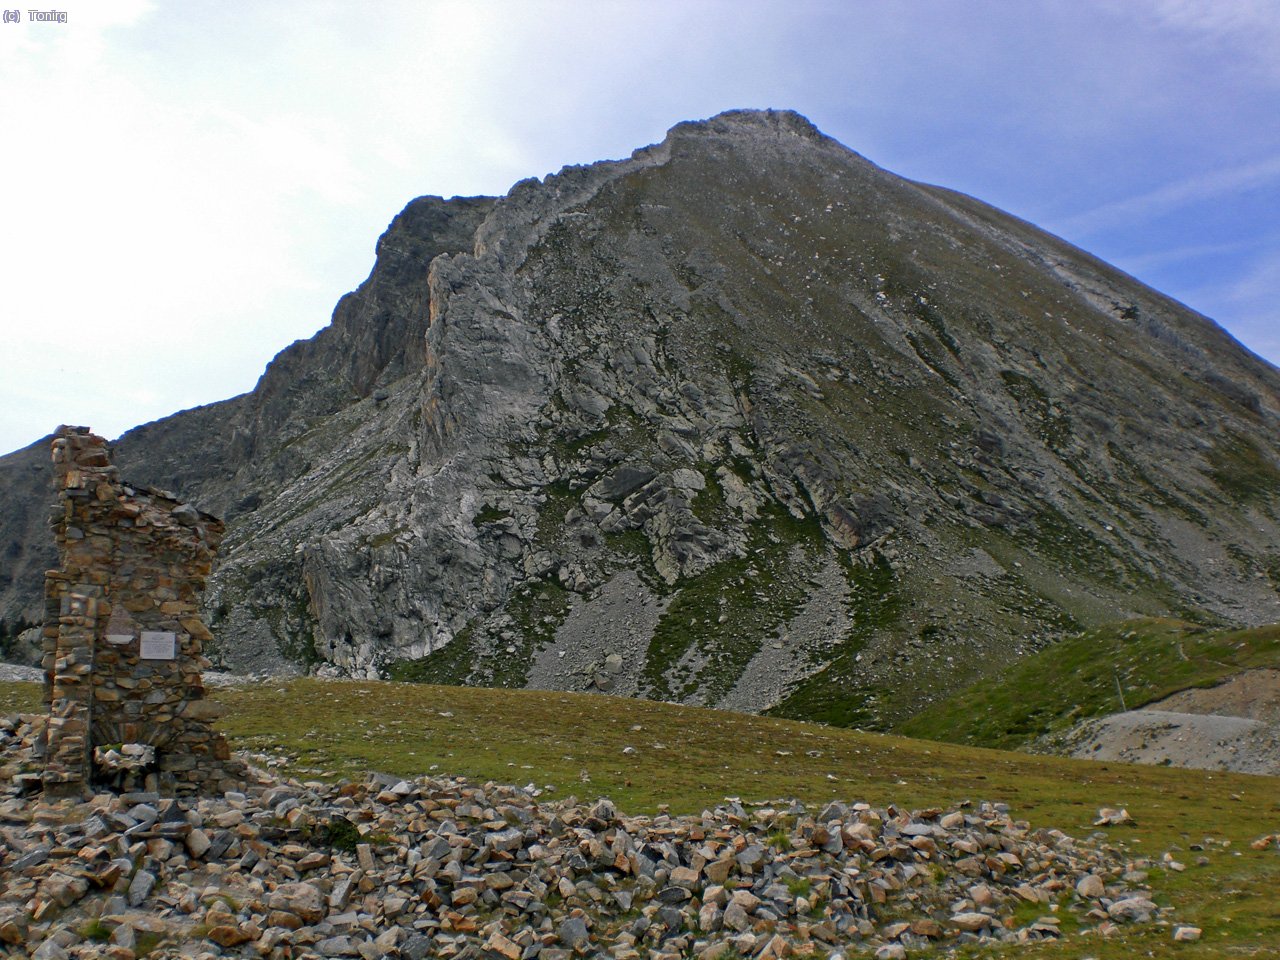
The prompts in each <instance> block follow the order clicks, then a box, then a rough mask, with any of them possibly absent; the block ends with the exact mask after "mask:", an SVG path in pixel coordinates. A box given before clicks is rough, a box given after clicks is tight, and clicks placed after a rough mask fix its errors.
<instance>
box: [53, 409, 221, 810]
mask: <svg viewBox="0 0 1280 960" xmlns="http://www.w3.org/2000/svg"><path fill="white" fill-rule="evenodd" d="M52 451H53V469H54V488H55V490H56V492H57V502H56V505H55V508H54V514H53V516H52V517H51V524H52V527H53V530H54V538H55V540H56V542H57V546H58V556H59V559H60V563H61V567H60V569H58V570H50V571H49V572H48V573H47V574H46V577H45V621H44V631H43V648H44V660H43V665H44V674H45V691H44V696H45V703H46V705H47V706H48V708H49V724H48V741H47V744H46V754H45V769H44V777H43V782H44V790H45V793H46V795H48V796H63V797H73V796H80V795H83V794H84V793H85V792H87V791H88V790H89V789H90V785H91V784H92V783H94V782H95V780H96V781H99V782H102V781H103V780H105V779H110V778H111V777H112V776H115V775H118V774H120V773H121V771H122V770H127V771H128V772H130V773H131V774H134V775H136V776H137V777H138V778H140V779H141V780H142V783H140V784H139V786H144V785H145V787H147V788H149V789H156V790H159V791H161V792H164V793H170V794H182V793H196V792H202V791H205V790H225V789H230V788H231V787H232V785H233V784H234V783H237V782H239V781H241V780H242V779H243V777H244V774H245V768H244V766H243V764H241V763H239V762H238V761H236V760H233V759H232V758H231V753H230V750H229V748H228V745H227V742H226V740H225V739H224V738H223V736H222V735H221V734H220V733H217V732H215V731H214V730H213V729H212V727H211V726H210V722H211V721H212V720H214V719H215V718H216V717H217V716H218V715H219V713H220V712H221V710H220V708H218V707H217V705H216V704H214V703H212V702H211V701H209V700H207V699H205V690H204V685H203V682H202V679H201V673H202V671H203V670H204V668H206V667H208V666H209V661H208V659H206V658H205V657H204V655H203V652H202V651H203V646H204V643H205V641H207V640H209V639H211V635H210V633H209V630H208V628H207V627H206V626H205V625H204V623H203V621H202V620H201V619H200V615H199V603H198V601H199V597H200V592H201V591H202V590H203V589H204V584H205V579H206V578H207V577H208V575H209V571H210V569H211V567H212V564H213V558H214V554H215V552H216V551H217V548H218V544H219V542H220V541H221V539H222V533H223V525H222V521H220V520H219V519H217V518H216V517H213V516H210V515H209V514H206V513H203V512H201V511H199V510H197V509H195V508H194V507H192V506H189V505H187V504H184V503H182V502H180V501H179V500H177V499H176V498H174V497H173V496H172V495H170V494H167V493H165V492H163V491H160V490H154V489H151V488H140V487H132V486H129V485H127V484H125V483H123V482H122V481H121V479H120V475H119V471H118V470H117V469H116V467H115V466H113V465H112V463H111V457H110V454H109V452H108V449H107V443H106V441H105V440H104V439H103V438H102V437H99V436H96V435H94V434H93V433H90V432H89V429H88V428H87V427H66V426H64V427H60V428H59V429H58V432H57V434H56V435H55V438H54V440H53V444H52ZM95 756H96V758H97V761H98V762H97V763H95ZM122 758H123V759H122ZM112 761H115V762H116V763H117V764H118V765H117V766H116V767H115V769H114V770H111V769H104V767H103V765H104V763H105V764H106V766H108V767H110V766H111V764H112ZM130 768H132V769H130Z"/></svg>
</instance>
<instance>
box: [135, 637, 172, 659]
mask: <svg viewBox="0 0 1280 960" xmlns="http://www.w3.org/2000/svg"><path fill="white" fill-rule="evenodd" d="M138 656H139V657H141V658H142V659H143V660H176V659H177V656H178V635H177V634H176V633H167V632H164V631H158V630H144V631H142V642H141V643H140V644H139V649H138Z"/></svg>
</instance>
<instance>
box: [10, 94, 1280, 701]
mask: <svg viewBox="0 0 1280 960" xmlns="http://www.w3.org/2000/svg"><path fill="white" fill-rule="evenodd" d="M1277 396H1280V373H1277V371H1275V370H1274V369H1273V368H1270V367H1267V366H1265V365H1262V364H1260V363H1259V362H1257V361H1256V360H1255V359H1254V358H1252V357H1250V356H1249V355H1248V354H1247V353H1246V352H1245V351H1244V350H1243V349H1242V348H1240V347H1239V345H1238V344H1235V343H1234V341H1231V340H1230V338H1228V337H1226V336H1225V335H1224V334H1223V333H1222V332H1221V331H1220V330H1219V329H1217V328H1216V327H1214V326H1213V325H1212V324H1211V323H1210V322H1209V321H1207V320H1205V319H1204V318H1203V317H1200V316H1198V315H1196V314H1194V313H1192V312H1191V311H1189V310H1187V309H1185V308H1184V307H1182V306H1181V305H1179V304H1177V303H1175V302H1173V301H1171V300H1169V299H1168V298H1166V297H1163V296H1161V295H1160V294H1158V293H1157V292H1156V291H1153V290H1150V289H1149V288H1146V287H1144V286H1142V285H1141V284H1139V283H1136V282H1135V281H1134V280H1133V279H1132V278H1130V277H1127V276H1125V275H1124V274H1122V273H1120V272H1119V271H1116V270H1114V269H1112V268H1110V267H1108V266H1107V265H1106V264H1104V263H1101V262H1100V261H1098V260H1097V259H1095V258H1093V257H1090V256H1089V255H1087V254H1085V253H1084V252H1082V251H1080V250H1077V249H1075V248H1074V247H1071V246H1070V245H1068V244H1066V243H1064V242H1062V241H1061V240H1058V239H1057V238H1054V237H1051V236H1049V235H1047V234H1045V233H1043V232H1041V231H1039V230H1037V229H1036V228H1034V227H1033V226H1031V225H1029V224H1026V223H1024V222H1022V221H1019V220H1016V219H1015V218H1013V217H1010V216H1008V215H1007V214H1004V213H1002V212H1000V211H998V210H995V209H993V208H991V207H989V206H986V205H984V204H982V203H981V202H979V201H977V200H973V199H972V198H968V197H964V196H962V195H959V194H955V193H952V192H950V191H947V190H944V189H940V188H934V187H925V186H921V185H918V184H914V183H910V182H908V181H905V180H902V179H901V178H898V177H896V176H894V175H893V174H891V173H888V172H887V171H883V170H881V169H880V168H878V167H875V166H874V165H872V164H870V162H869V161H866V160H863V159H862V158H861V157H859V156H857V155H856V154H854V153H852V152H851V151H849V150H847V149H846V148H844V147H843V146H841V145H839V144H837V143H836V142H835V141H834V140H830V139H829V138H827V137H825V136H824V135H822V134H821V133H820V132H818V131H817V130H816V128H814V127H813V125H812V124H811V123H809V121H808V120H806V119H805V118H804V117H802V116H800V115H799V114H796V113H793V112H790V111H774V110H764V111H757V110H741V111H730V112H728V113H724V114H720V115H718V116H716V117H712V118H710V119H707V120H702V121H697V122H691V123H684V124H679V125H677V126H675V127H673V128H672V130H671V131H670V133H669V134H668V135H667V137H666V139H665V140H664V141H663V142H662V143H661V144H659V145H657V146H654V147H649V148H645V149H644V150H640V151H637V153H636V154H635V155H634V156H633V158H632V159H631V160H624V161H619V162H611V163H603V164H596V165H592V166H588V167H570V168H566V169H565V170H564V171H562V172H561V173H559V174H556V175H555V176H552V177H548V178H546V179H545V180H541V181H540V180H527V181H522V182H521V183H520V184H518V185H517V186H516V187H515V188H513V189H512V191H511V192H510V193H509V194H508V195H507V196H505V197H502V198H497V199H486V198H476V199H474V200H465V201H464V200H450V201H442V200H438V199H424V200H422V201H419V202H418V203H416V204H411V205H410V207H409V208H407V209H406V212H405V213H404V214H402V215H401V216H400V217H398V218H397V220H396V222H395V223H394V224H393V225H392V227H391V228H390V229H389V231H388V234H387V235H386V236H385V237H384V240H383V242H382V243H381V244H380V246H379V254H378V261H377V264H376V265H375V267H374V270H373V273H372V274H371V275H370V277H369V280H368V281H366V283H365V284H363V285H362V286H361V288H360V289H359V290H358V291H356V292H355V293H354V294H352V295H349V296H348V297H346V298H344V299H343V301H342V302H341V303H340V304H339V307H338V309H337V310H336V311H335V314H334V322H333V323H332V324H331V325H330V327H328V328H326V330H324V331H322V332H321V333H320V334H318V335H317V336H316V337H315V338H313V339H312V340H311V341H307V342H305V343H302V344H298V345H295V346H294V347H291V348H289V349H288V350H287V351H285V352H284V353H282V355H281V357H280V358H278V359H277V361H276V362H275V363H273V364H272V367H271V368H270V369H269V371H268V373H267V374H266V375H265V376H264V377H263V380H262V382H261V383H260V384H259V387H258V388H257V389H255V391H254V392H253V393H252V394H249V395H246V396H245V397H241V398H237V399H234V400H231V401H226V402H225V403H223V404H215V405H212V406H210V407H206V408H201V409H199V410H195V411H189V412H186V413H183V414H178V415H175V416H174V417H171V418H169V419H167V420H165V421H160V422H158V423H156V424H151V425H149V426H148V427H147V428H145V429H140V430H137V431H134V432H132V433H131V434H128V435H126V436H125V437H124V438H122V439H121V441H120V442H119V444H118V446H117V450H116V456H117V462H119V463H120V464H121V466H122V467H123V468H124V469H127V471H128V473H129V475H130V476H133V477H137V478H138V479H139V480H141V481H145V482H148V483H151V484H154V485H156V486H161V487H166V488H170V489H175V490H177V491H179V492H180V494H181V495H182V496H183V497H184V498H185V499H188V500H192V501H195V502H198V503H200V504H201V505H202V506H204V507H205V508H206V509H212V510H213V511H214V512H220V513H224V514H226V516H227V518H228V534H227V539H226V544H225V547H224V551H225V552H224V556H225V558H226V559H225V560H224V562H223V565H222V567H221V568H220V570H219V571H218V572H217V573H216V574H215V576H214V578H213V580H212V583H211V589H210V593H209V601H210V608H211V610H210V617H209V619H210V622H211V626H212V628H213V630H214V633H215V635H216V636H218V637H219V638H220V642H221V646H220V653H221V657H222V659H223V662H224V664H226V665H227V666H230V667H237V668H241V669H258V668H262V667H266V666H272V665H274V666H277V667H279V666H280V665H281V664H282V663H288V664H291V665H292V666H293V667H294V668H297V669H303V668H306V669H323V670H326V671H337V672H341V673H345V674H348V675H354V676H376V675H388V674H390V675H393V676H397V677H404V678H416V679H428V680H434V681H438V682H467V683H487V684H497V685H516V686H519V685H529V686H539V687H560V688H573V689H594V690H608V691H611V692H614V693H625V694H636V695H642V696H650V697H657V698H662V699H671V700H683V701H688V702H696V703H706V704H716V705H723V706H730V707H736V708H742V709H752V710H763V709H771V710H775V711H777V712H780V713H785V714H788V715H793V716H804V717H810V718H817V719H823V720H828V721H831V722H838V723H852V724H857V725H863V726H874V725H876V724H881V723H886V722H890V721H891V720H893V719H894V718H895V717H899V716H902V715H905V714H907V713H910V712H912V711H913V710H916V709H918V708H919V707H921V706H922V705H923V704H924V703H925V702H927V701H928V700H929V699H930V698H934V697H937V696H941V695H942V694H943V693H945V691H946V690H948V689H950V688H953V687H955V686H956V685H958V684H961V683H963V682H964V681H966V680H969V679H973V678H974V677H977V676H980V675H982V674H983V673H985V672H987V671H990V670H992V669H994V668H995V667H997V666H999V665H1001V664H1003V663H1007V662H1009V661H1012V660H1014V659H1017V658H1018V657H1020V656H1022V655H1024V654H1025V653H1027V652H1029V651H1031V650H1034V649H1036V648H1038V647H1040V646H1043V645H1045V644H1048V643H1050V642H1052V641H1053V640H1054V639H1055V638H1057V637H1060V636H1062V635H1063V634H1064V633H1066V632H1068V631H1072V630H1075V629H1077V628H1079V627H1082V626H1089V625H1093V624H1096V623H1100V622H1104V621H1107V620H1110V619H1119V618H1121V617H1125V616H1129V615H1133V614H1165V613H1171V612H1179V611H1183V610H1185V609H1186V608H1187V607H1188V606H1195V607H1197V608H1199V609H1200V610H1202V611H1203V613H1202V614H1201V615H1202V616H1204V617H1206V618H1210V619H1218V620H1222V621H1226V622H1233V623H1241V624H1249V623H1259V622H1263V621H1266V620H1270V619H1274V617H1275V603H1276V601H1275V596H1276V594H1275V589H1276V587H1277V586H1278V585H1280V571H1278V570H1277V568H1276V566H1275V563H1274V557H1275V556H1276V555H1280V434H1278V432H1277V417H1276V409H1275V398H1276V397H1277ZM12 456H13V457H15V458H17V457H18V456H19V455H12ZM7 461H9V458H5V460H0V472H3V471H6V470H7V471H8V472H9V474H10V475H11V479H12V480H13V485H12V486H10V487H7V489H11V490H15V491H21V495H20V496H16V497H15V498H14V499H13V502H12V505H10V506H9V507H8V508H7V512H6V514H5V515H4V516H3V522H4V524H5V526H4V528H3V533H4V536H5V537H6V538H7V541H8V544H9V546H8V548H7V549H8V551H9V552H8V554H7V555H8V556H11V557H19V558H23V559H22V563H21V564H18V565H15V566H13V567H12V568H11V569H12V570H13V571H14V574H15V575H14V576H13V577H12V579H11V580H10V581H9V582H8V583H7V584H6V585H5V586H4V592H3V593H2V594H0V597H2V598H3V600H4V603H5V606H4V609H3V611H0V612H3V614H4V616H5V620H6V621H7V622H8V623H13V622H14V621H15V620H16V619H20V618H22V617H26V618H27V619H30V620H35V619H38V618H39V614H40V611H41V610H42V607H41V594H40V581H39V579H37V577H38V576H39V575H40V574H42V571H43V570H44V569H45V567H47V566H48V565H49V564H48V563H46V562H44V561H43V558H42V554H41V550H43V549H45V547H44V545H43V541H41V540H39V539H38V538H39V537H42V536H45V535H46V534H45V525H44V523H43V516H44V513H45V510H44V507H43V504H42V503H41V497H42V496H43V493H42V492H41V493H36V492H35V485H34V483H33V482H32V480H31V476H30V475H29V474H30V472H31V464H30V463H28V462H27V461H25V460H23V461H22V462H21V463H19V462H18V461H17V460H12V461H11V462H7ZM23 471H26V472H25V473H24V472H23ZM3 479H4V477H3V476H0V480H3ZM41 489H43V488H41ZM28 570H30V571H35V572H33V573H31V574H30V575H28Z"/></svg>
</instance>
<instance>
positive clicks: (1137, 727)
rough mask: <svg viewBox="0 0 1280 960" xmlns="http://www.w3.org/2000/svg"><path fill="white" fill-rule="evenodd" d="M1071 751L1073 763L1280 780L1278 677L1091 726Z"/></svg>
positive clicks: (1253, 673)
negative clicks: (1218, 772)
mask: <svg viewBox="0 0 1280 960" xmlns="http://www.w3.org/2000/svg"><path fill="white" fill-rule="evenodd" d="M1068 743H1069V745H1070V750H1069V752H1070V754H1071V756H1073V757H1088V758H1091V759H1094V760H1115V761H1121V762H1124V763H1150V764H1165V765H1168V766H1175V767H1192V768H1195V769H1199V770H1232V771H1235V772H1238V773H1261V774H1268V775H1270V776H1280V670H1249V671H1246V672H1244V673H1241V674H1238V675H1236V676H1235V677H1232V678H1231V679H1230V680H1227V681H1226V682H1224V683H1221V684H1218V685H1217V686H1215V687H1208V688H1205V689H1200V690H1183V691H1181V692H1180V693H1176V694H1174V695H1173V696H1171V697H1168V698H1166V699H1165V700H1162V701H1160V702H1159V703H1154V704H1152V705H1151V706H1150V707H1149V708H1146V709H1143V710H1130V711H1129V712H1127V713H1116V714H1112V715H1111V716H1109V717H1102V718H1100V719H1097V720H1089V721H1086V722H1085V723H1082V724H1081V725H1080V726H1078V727H1077V728H1076V729H1075V730H1074V731H1073V732H1072V733H1071V735H1070V736H1069V738H1068Z"/></svg>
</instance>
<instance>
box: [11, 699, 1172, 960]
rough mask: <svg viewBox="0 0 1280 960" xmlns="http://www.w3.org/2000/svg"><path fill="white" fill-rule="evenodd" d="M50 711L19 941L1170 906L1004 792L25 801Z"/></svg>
mask: <svg viewBox="0 0 1280 960" xmlns="http://www.w3.org/2000/svg"><path fill="white" fill-rule="evenodd" d="M41 722H42V718H39V717H30V716H24V717H22V718H10V719H9V720H7V721H4V722H3V723H2V724H0V729H3V731H4V733H3V738H4V748H5V769H4V780H3V782H4V784H5V787H6V789H7V792H8V795H7V797H6V798H5V799H3V800H2V801H0V875H2V876H3V878H4V892H3V894H2V895H0V942H2V943H3V944H5V945H7V946H6V947H5V949H7V950H8V951H9V955H13V956H28V955H30V956H34V957H37V958H40V960H57V958H69V957H111V958H116V960H130V958H133V957H136V956H138V955H140V954H142V953H144V952H145V953H146V954H147V956H150V957H153V958H156V960H164V958H172V957H225V956H234V957H278V958H301V957H362V958H370V960H371V958H376V957H403V958H410V960H421V958H424V957H444V958H450V957H475V958H482V957H484V958H489V957H496V958H509V960H518V958H535V957H538V958H547V960H568V958H570V957H573V956H595V957H610V958H616V960H627V958H640V957H672V958H674V957H687V956H696V957H706V958H719V957H727V956H741V957H759V958H765V960H767V958H772V957H787V956H791V957H806V956H813V957H821V958H830V957H835V956H845V955H855V954H867V955H874V956H875V957H878V958H891V957H902V956H905V955H906V951H908V950H913V949H914V948H917V947H923V946H925V945H927V944H931V943H938V944H961V943H970V942H978V941H981V940H987V941H1003V942H1010V943H1015V942H1019V941H1024V942H1025V941H1035V940H1040V939H1043V938H1048V937H1057V936H1059V935H1060V930H1061V928H1064V927H1066V928H1070V929H1074V928H1077V927H1084V928H1092V929H1093V930H1094V931H1095V933H1096V934H1101V935H1103V936H1105V935H1107V934H1108V933H1109V932H1111V931H1112V930H1114V929H1115V927H1116V925H1117V924H1124V923H1133V922H1147V921H1150V920H1152V919H1153V918H1156V917H1157V915H1158V914H1159V913H1160V910H1159V908H1157V906H1156V905H1155V904H1154V903H1153V902H1152V900H1151V899H1150V898H1149V896H1148V894H1147V891H1146V890H1145V889H1144V888H1143V887H1142V885H1141V884H1142V880H1143V878H1144V876H1145V874H1144V873H1143V872H1142V869H1143V868H1145V867H1147V866H1148V864H1145V863H1143V862H1138V863H1131V862H1126V861H1125V859H1124V858H1123V857H1122V856H1120V855H1119V854H1118V853H1117V852H1116V851H1114V850H1112V849H1110V848H1108V847H1107V846H1105V845H1098V844H1093V843H1087V842H1081V841H1078V840H1075V839H1072V838H1071V837H1068V836H1066V835H1065V834H1063V833H1061V832H1059V831H1056V830H1048V829H1032V828H1031V827H1030V826H1029V825H1028V824H1026V823H1024V822H1018V821H1014V820H1012V819H1010V817H1009V816H1008V814H1007V812H1006V810H1005V808H1004V807H1003V806H1002V805H1000V804H988V803H979V804H975V805H972V806H966V807H964V808H961V809H953V810H942V809H928V810H919V811H910V812H909V811H905V810H899V809H896V808H895V807H892V806H890V807H887V808H882V809H874V808H872V807H870V806H868V805H867V804H863V803H828V804H826V805H825V806H823V807H822V808H821V809H817V808H814V807H806V806H804V805H803V804H800V803H796V802H789V801H783V802H778V803H774V804H770V805H759V804H751V805H744V804H742V803H740V802H738V801H735V800H726V801H725V802H724V803H723V804H722V805H720V806H718V807H716V808H715V809H714V810H707V811H704V812H703V813H702V814H701V815H697V816H684V817H675V816H670V815H666V814H659V815H658V816H654V817H645V816H627V815H625V814H624V813H621V812H620V811H618V810H617V809H616V808H615V807H614V805H613V804H612V803H611V802H610V801H608V800H596V801H592V802H590V803H579V802H577V801H575V800H573V799H572V798H569V799H565V800H551V799H549V795H548V794H546V793H544V792H543V791H542V790H540V789H538V788H537V787H535V786H534V785H532V784H530V785H528V786H526V787H518V786H510V785H502V784H496V783H484V784H479V783H472V782H467V781H463V780H458V779H444V778H420V779H414V780H399V779H395V778H390V777H381V776H373V777H371V778H369V779H368V780H367V781H365V782H359V783H356V782H340V783H336V784H326V783H319V782H308V783H299V782H296V781H292V780H281V779H277V778H276V777H274V776H273V775H270V774H267V773H263V772H255V778H256V782H254V783H251V784H248V785H246V786H245V788H244V790H243V791H239V792H230V793H227V794H225V795H223V796H218V797H208V798H202V799H200V800H193V801H186V800H184V801H176V800H172V799H162V798H160V797H159V796H157V795H156V794H154V793H133V794H124V795H113V794H107V793H103V794H99V795H97V796H95V797H93V798H92V799H91V800H90V801H88V802H86V803H73V802H70V801H64V802H61V803H58V804H49V803H44V802H41V801H40V800H39V799H38V798H36V799H32V798H30V797H24V796H22V795H21V790H22V789H23V787H24V786H29V785H30V782H29V781H26V780H24V779H23V778H22V776H21V774H20V772H21V771H22V770H23V768H24V767H28V768H29V767H30V764H31V757H30V753H29V751H30V745H31V741H32V739H33V735H34V733H35V732H36V729H37V728H38V725H39V724H40V723H41ZM1180 929H1181V928H1180ZM1187 936H1190V934H1187ZM148 951H149V952H148Z"/></svg>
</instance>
